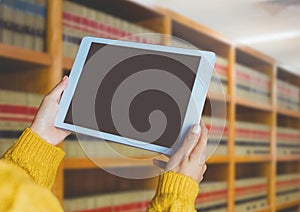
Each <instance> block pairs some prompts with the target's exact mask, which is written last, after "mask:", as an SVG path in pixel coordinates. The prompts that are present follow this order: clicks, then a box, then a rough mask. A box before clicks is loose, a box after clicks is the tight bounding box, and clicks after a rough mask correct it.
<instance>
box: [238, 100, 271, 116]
mask: <svg viewBox="0 0 300 212" xmlns="http://www.w3.org/2000/svg"><path fill="white" fill-rule="evenodd" d="M235 102H236V104H237V105H240V106H244V107H249V108H252V109H256V110H263V111H267V112H271V111H272V110H273V107H272V106H271V105H264V104H260V103H255V102H250V101H248V100H245V99H241V98H238V97H236V98H235Z"/></svg>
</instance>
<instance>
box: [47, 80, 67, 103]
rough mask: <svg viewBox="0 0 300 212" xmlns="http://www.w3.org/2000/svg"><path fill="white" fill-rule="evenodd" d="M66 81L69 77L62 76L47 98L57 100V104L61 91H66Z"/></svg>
mask: <svg viewBox="0 0 300 212" xmlns="http://www.w3.org/2000/svg"><path fill="white" fill-rule="evenodd" d="M68 81H69V77H67V76H64V78H63V79H62V81H61V82H60V83H59V84H57V85H56V86H55V87H54V88H53V90H52V91H51V92H50V93H49V96H51V97H53V98H55V99H56V100H57V102H59V100H60V97H61V94H62V93H63V91H64V90H65V89H66V87H67V85H68Z"/></svg>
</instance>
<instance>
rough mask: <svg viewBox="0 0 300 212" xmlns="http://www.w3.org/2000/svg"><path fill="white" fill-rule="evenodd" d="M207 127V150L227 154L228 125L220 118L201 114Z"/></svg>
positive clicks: (216, 153)
mask: <svg viewBox="0 0 300 212" xmlns="http://www.w3.org/2000/svg"><path fill="white" fill-rule="evenodd" d="M201 119H202V120H203V121H204V123H205V124H206V126H207V128H208V129H209V133H208V141H207V152H208V153H212V152H213V153H214V155H223V156H224V155H227V152H228V151H227V143H228V127H227V122H226V120H224V119H222V118H216V117H209V116H202V118H201Z"/></svg>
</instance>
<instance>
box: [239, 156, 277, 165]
mask: <svg viewBox="0 0 300 212" xmlns="http://www.w3.org/2000/svg"><path fill="white" fill-rule="evenodd" d="M270 161H271V156H236V157H235V162H236V163H265V162H270Z"/></svg>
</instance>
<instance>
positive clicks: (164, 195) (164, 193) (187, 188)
mask: <svg viewBox="0 0 300 212" xmlns="http://www.w3.org/2000/svg"><path fill="white" fill-rule="evenodd" d="M198 192H199V187H198V184H197V182H196V181H195V180H193V179H192V178H190V177H187V176H185V175H182V174H178V173H175V172H166V173H164V174H163V175H161V176H160V177H159V182H158V186H157V190H156V194H155V196H154V198H153V199H152V201H151V203H150V205H149V207H148V209H147V211H148V212H152V211H156V212H157V211H171V212H172V211H174V212H175V211H176V212H181V211H182V212H183V211H185V212H186V211H196V210H195V207H194V203H195V199H196V197H197V194H198Z"/></svg>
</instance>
